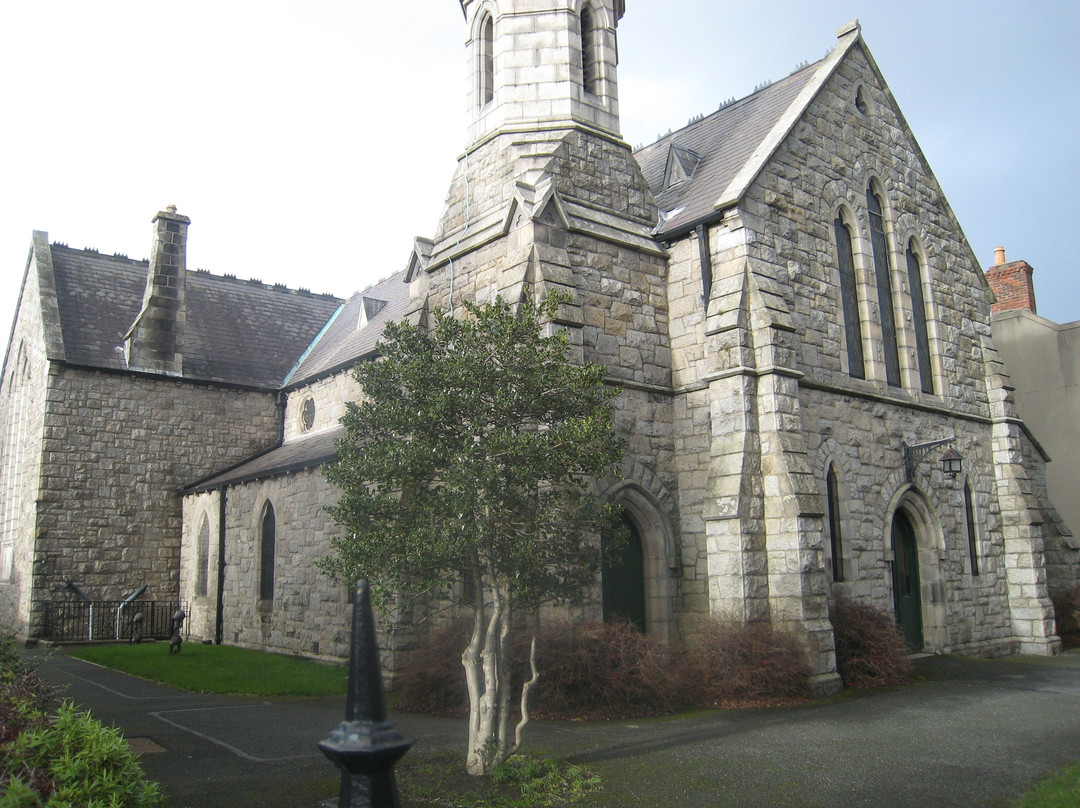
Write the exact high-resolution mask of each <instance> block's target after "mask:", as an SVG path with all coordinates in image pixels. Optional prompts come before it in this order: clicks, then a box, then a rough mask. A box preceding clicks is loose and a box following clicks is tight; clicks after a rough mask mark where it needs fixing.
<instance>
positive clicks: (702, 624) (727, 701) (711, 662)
mask: <svg viewBox="0 0 1080 808" xmlns="http://www.w3.org/2000/svg"><path fill="white" fill-rule="evenodd" d="M688 634H689V636H688V639H687V642H686V644H685V649H684V652H683V653H681V654H680V655H679V658H680V666H681V668H682V673H681V675H680V677H679V680H680V683H681V686H682V688H683V697H684V699H685V701H686V702H687V703H689V704H694V705H697V706H699V707H744V706H761V705H765V704H777V703H786V702H791V701H794V700H798V699H803V698H806V696H807V695H808V692H809V677H810V669H809V666H808V664H807V660H806V649H805V648H804V646H803V644H802V642H801V641H800V640H799V639H798V638H797V637H795V636H794V635H793V634H790V633H789V632H786V631H783V630H780V629H777V628H774V627H773V626H771V625H769V624H768V623H764V622H749V623H743V622H740V621H737V620H731V619H724V618H719V617H711V618H705V619H702V620H699V621H697V622H696V623H695V624H694V625H693V626H691V627H690V629H689V631H688Z"/></svg>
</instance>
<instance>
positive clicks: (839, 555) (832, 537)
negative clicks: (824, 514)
mask: <svg viewBox="0 0 1080 808" xmlns="http://www.w3.org/2000/svg"><path fill="white" fill-rule="evenodd" d="M825 487H826V490H827V492H828V497H827V498H828V501H829V549H830V550H831V553H832V579H833V580H834V581H842V580H844V539H843V536H842V534H841V532H840V486H839V485H838V483H837V480H836V467H835V466H833V465H832V464H831V463H830V464H829V473H828V475H827V476H826V478H825Z"/></svg>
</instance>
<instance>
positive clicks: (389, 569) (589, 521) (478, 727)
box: [323, 296, 622, 774]
mask: <svg viewBox="0 0 1080 808" xmlns="http://www.w3.org/2000/svg"><path fill="white" fill-rule="evenodd" d="M527 298H528V296H526V299H525V300H523V301H522V303H520V304H519V305H518V307H517V310H516V311H515V310H514V309H513V308H512V307H511V306H509V305H508V304H507V303H505V302H503V301H502V300H496V301H495V302H494V303H490V304H487V305H483V306H479V305H471V304H466V306H465V307H464V311H460V310H459V315H460V316H458V317H454V316H451V315H448V314H445V313H442V312H436V313H435V315H434V327H433V328H431V329H430V330H426V329H423V328H419V327H416V326H412V325H410V324H407V323H391V324H389V325H387V326H386V328H385V330H384V332H383V335H382V340H381V342H380V344H379V347H378V353H379V359H378V360H376V361H371V362H364V363H361V364H360V365H358V366H357V367H356V369H355V371H354V374H355V378H356V380H357V382H358V383H359V385H360V387H361V390H362V396H361V400H360V402H359V403H350V404H349V405H348V409H347V412H346V414H345V416H344V417H343V418H342V423H343V425H344V427H345V436H344V437H343V438H342V440H341V441H340V442H339V444H338V451H339V455H338V456H339V459H338V460H337V461H336V462H335V463H334V464H332V465H331V466H329V467H328V469H327V477H328V478H329V480H330V481H331V482H333V483H334V484H336V485H337V486H338V487H339V488H340V489H341V492H342V493H341V498H340V500H339V501H338V503H337V504H336V505H334V506H332V507H331V513H332V515H333V518H334V520H335V522H336V523H337V525H338V526H339V527H340V528H341V532H340V535H339V536H338V537H337V538H335V539H333V541H332V552H331V554H330V555H329V556H328V557H327V558H326V559H324V561H323V567H324V568H325V569H327V570H329V571H330V572H331V573H333V574H335V575H337V576H338V577H340V578H345V579H348V580H352V579H357V578H361V577H363V578H367V579H369V580H371V581H372V582H373V583H374V584H377V585H378V586H379V587H380V589H381V590H382V591H389V592H392V593H393V595H394V597H395V598H398V599H401V600H403V601H404V602H406V603H409V602H426V603H428V604H431V603H450V604H455V605H458V606H461V607H464V608H465V609H467V610H469V611H471V615H472V617H473V623H472V631H471V635H470V639H469V643H468V646H467V647H466V649H465V651H464V653H463V654H462V664H463V665H464V668H465V675H466V681H467V684H468V692H469V705H470V709H469V748H468V754H467V759H466V767H467V769H468V771H469V773H470V774H487V773H489V772H490V771H491V770H492V768H494V767H495V766H497V765H498V764H499V763H501V762H502V761H504V760H505V759H506V758H507V757H509V756H510V755H511V754H513V752H514V751H515V750H516V749H517V748H518V747H519V746H520V742H521V729H522V728H523V727H524V725H525V723H527V721H528V711H527V697H528V688H529V687H530V686H531V684H532V683H533V682H535V680H536V676H537V674H536V666H535V642H536V639H535V634H534V636H533V639H532V648H533V665H532V679H531V680H529V681H528V682H526V683H525V685H524V686H523V687H522V691H521V693H520V694H518V695H519V697H520V701H521V713H522V719H521V721H520V722H519V723H518V724H517V726H516V727H515V728H514V730H513V733H512V734H511V699H512V698H513V697H514V695H515V694H512V693H511V685H510V678H511V677H510V669H509V648H510V639H511V632H512V630H513V626H514V616H515V614H522V613H524V612H525V611H526V610H533V609H535V608H536V607H537V606H538V605H540V604H541V603H546V602H563V603H565V602H570V601H573V600H580V599H581V598H582V596H583V595H584V594H585V593H587V592H588V591H589V589H590V588H591V587H595V585H596V581H597V575H598V567H599V561H600V547H599V541H598V536H599V535H600V534H601V532H602V531H604V530H607V529H609V527H610V525H611V524H612V522H613V519H612V516H613V509H612V508H611V506H610V505H608V504H605V503H604V502H602V501H601V500H600V499H599V498H598V497H597V496H596V494H595V491H594V481H595V480H596V479H597V478H599V477H602V476H604V475H606V474H608V473H609V472H610V471H611V470H612V468H613V466H614V464H615V463H617V462H618V460H619V458H620V456H621V452H622V446H621V443H620V441H619V439H618V438H617V437H616V433H615V429H614V425H613V421H612V406H611V399H612V398H613V397H614V396H615V395H617V394H618V390H617V389H616V388H613V387H612V386H610V385H606V384H605V383H604V380H603V375H604V374H603V369H602V368H601V367H600V366H598V365H592V364H575V363H574V362H572V361H570V358H569V355H568V354H569V340H568V338H567V335H566V333H565V332H563V331H560V330H559V329H551V330H553V331H554V332H555V333H554V334H547V333H546V330H545V326H544V323H545V322H550V321H551V320H552V318H553V317H554V315H555V313H556V311H557V310H558V306H559V305H560V303H563V302H565V301H564V300H563V299H561V298H559V297H556V296H552V297H550V298H549V299H548V300H547V301H545V302H543V303H541V304H534V303H532V301H531V300H529V299H527Z"/></svg>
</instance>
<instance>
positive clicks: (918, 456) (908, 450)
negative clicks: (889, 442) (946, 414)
mask: <svg viewBox="0 0 1080 808" xmlns="http://www.w3.org/2000/svg"><path fill="white" fill-rule="evenodd" d="M955 441H956V436H955V435H953V436H952V437H951V438H942V439H941V440H932V441H929V442H927V443H917V444H915V445H914V446H909V445H908V444H907V441H904V444H903V446H904V471H905V473H906V475H907V481H908V482H909V483H910V482H911V481H912V480H914V479H915V467H916V466H917V465H919V462H920V461H921V460H922V459H923V458H924V457H926V455H927V453H929V452H930V450H931V449H936V448H937V447H938V446H944V445H946V444H950V445H949V448H948V449H946V450H945V451H944V452H942V453H941V471H942V473H943V474H946V475H947V476H949V477H955V476H956V475H957V474H959V473H960V471H961V469H962V468H963V458H962V457H961V456H960V454H959V452H957V451H956V449H955V447H953V446H952V445H951V444H953V443H954V442H955Z"/></svg>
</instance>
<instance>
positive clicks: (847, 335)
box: [833, 211, 866, 379]
mask: <svg viewBox="0 0 1080 808" xmlns="http://www.w3.org/2000/svg"><path fill="white" fill-rule="evenodd" d="M833 229H834V231H835V233H836V265H837V268H838V269H839V270H840V304H841V307H842V310H843V313H844V340H845V346H846V347H847V355H848V374H849V375H851V376H853V377H855V378H856V379H865V378H866V368H865V365H864V362H863V339H862V321H861V320H860V319H859V297H858V291H857V288H856V286H855V258H854V251H853V250H852V246H851V229H850V228H849V227H848V226H847V223H846V222H845V221H844V215H843V212H842V211H838V212H837V214H836V220H835V221H834V222H833Z"/></svg>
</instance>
